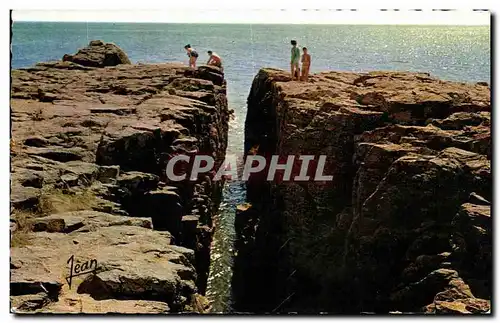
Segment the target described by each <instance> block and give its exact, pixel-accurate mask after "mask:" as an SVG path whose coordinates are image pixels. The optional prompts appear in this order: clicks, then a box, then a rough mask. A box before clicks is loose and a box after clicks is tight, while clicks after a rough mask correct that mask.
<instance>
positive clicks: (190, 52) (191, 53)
mask: <svg viewBox="0 0 500 323" xmlns="http://www.w3.org/2000/svg"><path fill="white" fill-rule="evenodd" d="M184 49H186V52H187V56H188V57H189V67H192V68H196V60H197V59H198V52H197V51H196V50H195V49H194V48H192V47H191V45H190V44H187V45H186V46H184Z"/></svg>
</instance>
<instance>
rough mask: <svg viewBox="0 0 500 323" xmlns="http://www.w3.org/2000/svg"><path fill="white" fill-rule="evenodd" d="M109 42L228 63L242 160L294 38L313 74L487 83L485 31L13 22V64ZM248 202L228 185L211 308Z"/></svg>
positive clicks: (144, 55) (232, 147)
mask: <svg viewBox="0 0 500 323" xmlns="http://www.w3.org/2000/svg"><path fill="white" fill-rule="evenodd" d="M95 39H100V40H103V41H105V42H113V43H115V44H117V45H118V46H119V47H121V48H122V49H123V50H124V51H125V52H126V53H127V55H128V56H129V58H130V60H131V61H132V62H133V63H139V62H140V63H161V62H184V63H186V64H187V60H188V58H187V56H186V53H185V51H184V45H186V44H191V46H192V47H193V48H195V49H196V50H197V51H198V53H199V54H200V57H199V58H198V64H202V63H205V62H206V60H207V59H208V55H207V53H206V52H207V51H208V50H212V51H214V52H216V53H217V54H219V56H221V57H222V60H223V64H224V72H225V77H226V80H227V82H228V86H227V94H228V102H229V108H231V109H234V111H235V115H234V119H233V120H232V121H231V123H230V130H229V144H228V154H233V155H237V156H242V154H243V141H244V122H245V115H246V99H247V96H248V93H249V91H250V87H251V84H252V80H253V77H254V76H255V75H256V73H257V72H258V71H259V69H260V68H263V67H274V68H282V69H286V70H288V69H289V59H290V40H292V39H295V40H297V42H298V45H299V46H300V47H307V48H308V50H309V53H310V54H311V58H312V64H311V73H315V72H320V71H326V70H338V71H356V72H363V71H373V70H402V71H418V72H428V73H430V74H431V75H433V76H436V77H439V78H442V79H445V80H452V81H460V82H478V81H486V82H490V78H491V56H490V55H491V50H490V47H491V46H490V44H491V38H490V27H489V26H423V25H418V26H409V25H408V26H407V25H405V26H403V25H277V24H269V25H263V24H258V25H248V24H159V23H86V22H78V23H67V22H13V24H12V38H11V53H12V54H11V55H12V56H11V57H12V59H11V66H12V68H13V69H16V68H22V67H29V66H32V65H34V64H36V63H37V62H42V61H51V60H60V59H61V58H62V57H63V55H64V54H68V53H69V54H72V53H75V52H76V51H77V50H78V48H81V47H84V46H86V45H87V44H88V43H89V42H90V41H91V40H95ZM244 201H245V188H244V184H243V183H241V182H237V181H232V182H228V183H227V184H226V187H225V189H224V198H223V201H222V204H221V207H220V212H219V214H218V215H217V218H216V219H215V223H216V227H217V229H216V231H215V235H214V243H213V249H212V254H211V257H212V263H211V269H210V276H209V282H208V291H207V297H208V298H209V300H210V301H211V302H212V311H214V312H229V311H231V273H232V270H231V266H232V261H233V256H234V252H235V251H234V249H233V241H234V237H235V232H234V217H235V207H236V205H238V204H241V203H243V202H244Z"/></svg>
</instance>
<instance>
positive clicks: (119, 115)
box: [10, 42, 229, 313]
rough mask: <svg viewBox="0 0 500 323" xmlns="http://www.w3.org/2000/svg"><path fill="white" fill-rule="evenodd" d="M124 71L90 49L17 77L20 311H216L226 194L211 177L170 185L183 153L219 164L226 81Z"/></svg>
mask: <svg viewBox="0 0 500 323" xmlns="http://www.w3.org/2000/svg"><path fill="white" fill-rule="evenodd" d="M110 52H113V55H114V56H113V57H115V58H116V59H115V58H113V59H112V60H111V61H110V59H109V57H110V56H109V55H108V54H109V53H110ZM76 63H78V64H76ZM126 63H129V62H128V59H126V56H123V55H122V54H121V51H115V47H114V45H113V46H111V45H110V44H102V43H98V42H91V44H90V47H89V48H86V49H83V50H81V51H80V52H79V53H77V54H76V55H74V56H73V57H72V58H71V59H70V61H68V59H66V61H63V62H49V63H39V64H37V65H35V66H33V67H29V68H23V69H19V70H13V71H12V88H11V96H12V100H11V109H12V110H11V111H12V112H11V122H12V137H11V192H12V193H11V284H10V286H11V306H12V309H13V311H14V312H16V313H25V312H47V313H48V312H50V313H81V312H84V313H166V312H185V311H188V312H203V311H204V310H206V309H207V303H206V300H205V299H204V297H203V296H202V295H203V294H204V293H205V288H206V280H207V275H208V268H209V259H210V258H209V252H210V243H211V237H212V231H213V224H212V216H213V215H214V212H216V210H217V208H218V203H219V199H220V195H221V190H222V182H220V181H212V179H211V177H212V175H211V174H203V175H200V176H199V177H198V178H197V180H196V181H180V182H172V181H169V179H168V178H167V177H166V174H165V169H166V163H167V162H168V160H169V159H170V158H171V157H172V156H174V155H176V154H180V153H182V154H190V155H195V154H204V155H210V156H213V157H214V158H215V160H216V166H217V167H218V166H219V165H220V164H221V163H222V161H223V159H224V156H225V151H226V146H227V131H228V120H229V110H228V107H227V100H226V84H225V81H224V75H223V74H222V73H221V72H220V71H219V70H218V69H216V68H209V67H200V68H199V69H198V70H194V71H193V70H191V69H189V68H187V67H185V66H183V65H180V64H154V65H124V64H126ZM116 64H121V65H118V66H115V67H107V68H98V67H102V66H106V65H116ZM188 176H189V174H188ZM71 268H73V270H72V269H71ZM82 272H83V273H85V274H83V275H79V274H81V273H82ZM71 273H73V277H72V278H70V277H69V276H70V274H71ZM69 280H71V286H69V285H70V282H69Z"/></svg>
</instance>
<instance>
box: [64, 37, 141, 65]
mask: <svg viewBox="0 0 500 323" xmlns="http://www.w3.org/2000/svg"><path fill="white" fill-rule="evenodd" d="M62 60H63V61H64V62H73V63H76V64H79V65H82V66H90V67H105V66H116V65H119V64H131V63H130V60H129V58H128V56H127V54H126V53H125V52H124V51H123V50H122V49H121V48H120V47H118V46H116V45H115V44H112V43H104V42H103V41H101V40H92V41H91V42H90V43H89V45H88V46H87V47H84V48H82V49H80V50H79V51H78V52H77V53H76V54H74V55H69V54H66V55H64V56H63V58H62Z"/></svg>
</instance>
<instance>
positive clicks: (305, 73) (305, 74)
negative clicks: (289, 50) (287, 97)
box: [302, 47, 311, 82]
mask: <svg viewBox="0 0 500 323" xmlns="http://www.w3.org/2000/svg"><path fill="white" fill-rule="evenodd" d="M302 51H303V52H304V54H302V81H306V82H307V81H309V68H310V67H311V55H309V54H308V53H307V48H305V47H303V48H302Z"/></svg>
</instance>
